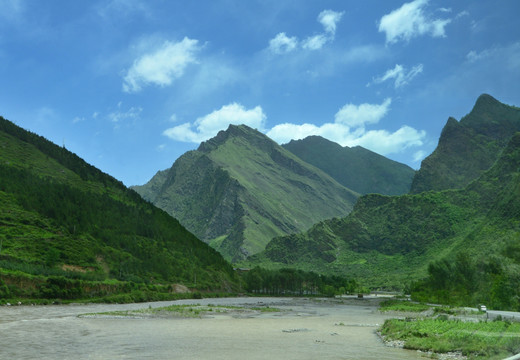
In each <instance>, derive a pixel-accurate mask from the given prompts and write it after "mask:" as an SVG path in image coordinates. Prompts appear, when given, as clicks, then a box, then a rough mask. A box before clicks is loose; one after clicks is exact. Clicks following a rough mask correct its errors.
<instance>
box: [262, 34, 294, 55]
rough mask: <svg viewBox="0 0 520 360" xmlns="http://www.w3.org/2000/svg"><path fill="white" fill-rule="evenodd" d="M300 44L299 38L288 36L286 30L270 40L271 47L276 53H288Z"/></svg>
mask: <svg viewBox="0 0 520 360" xmlns="http://www.w3.org/2000/svg"><path fill="white" fill-rule="evenodd" d="M297 46H298V39H297V38H296V37H295V36H293V37H288V36H287V35H286V34H285V33H284V32H281V33H279V34H278V35H276V36H275V37H274V38H273V39H271V40H270V41H269V49H270V50H271V51H272V52H274V53H275V54H283V53H288V52H291V51H293V50H294V49H296V47H297Z"/></svg>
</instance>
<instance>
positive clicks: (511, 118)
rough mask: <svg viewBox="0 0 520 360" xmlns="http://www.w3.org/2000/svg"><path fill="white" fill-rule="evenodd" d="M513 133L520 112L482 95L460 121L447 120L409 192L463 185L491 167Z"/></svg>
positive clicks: (519, 117)
mask: <svg viewBox="0 0 520 360" xmlns="http://www.w3.org/2000/svg"><path fill="white" fill-rule="evenodd" d="M515 131H520V109H519V108H517V107H514V106H508V105H505V104H502V103H500V102H499V101H497V100H496V99H494V98H493V97H491V96H489V95H485V94H484V95H481V96H480V97H479V98H478V99H477V102H476V103H475V106H474V107H473V110H472V111H471V112H470V113H469V114H468V115H466V116H465V117H464V118H462V119H461V121H460V122H458V121H457V120H455V119H454V118H449V119H448V122H447V123H446V125H445V126H444V129H443V130H442V133H441V136H440V138H439V144H438V146H437V148H436V149H435V151H434V152H433V153H432V154H431V155H430V156H428V157H427V158H426V159H424V160H423V162H422V164H421V169H420V170H419V171H418V172H417V173H416V174H415V177H414V179H413V182H412V186H411V191H410V192H411V193H419V192H422V191H428V190H444V189H458V188H462V187H464V186H466V185H467V184H469V183H470V182H471V181H472V180H475V179H476V178H478V177H479V176H480V175H481V174H482V173H483V172H484V171H485V170H487V169H489V168H490V167H491V166H492V165H493V163H494V162H495V161H496V159H497V158H498V156H499V155H500V152H501V151H502V149H503V148H504V147H505V146H506V144H507V143H508V141H509V140H510V139H511V136H513V134H514V133H515Z"/></svg>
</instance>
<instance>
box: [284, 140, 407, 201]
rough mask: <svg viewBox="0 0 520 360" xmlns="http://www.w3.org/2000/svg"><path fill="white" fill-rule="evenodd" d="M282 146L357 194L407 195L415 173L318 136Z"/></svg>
mask: <svg viewBox="0 0 520 360" xmlns="http://www.w3.org/2000/svg"><path fill="white" fill-rule="evenodd" d="M282 146H283V147H284V148H285V149H287V150H289V151H290V152H292V153H293V154H294V155H296V156H298V157H299V158H301V159H302V160H304V161H305V162H307V163H309V164H311V165H314V166H316V167H317V168H319V169H321V170H323V171H324V172H325V173H327V174H329V175H330V176H331V177H332V178H334V180H336V181H337V182H339V183H340V184H341V185H343V186H345V187H347V188H349V189H352V190H354V191H356V192H358V193H360V194H369V193H378V194H383V195H401V194H406V193H407V192H408V191H410V185H411V183H412V178H413V176H414V174H415V170H413V169H412V168H411V167H409V166H407V165H405V164H401V163H398V162H397V161H393V160H390V159H388V158H386V157H384V156H382V155H379V154H376V153H375V152H372V151H370V150H367V149H365V148H363V147H361V146H356V147H352V148H350V147H348V146H345V147H342V146H341V145H339V144H336V143H334V142H332V141H329V140H327V139H324V138H322V137H320V136H309V137H307V138H305V139H303V140H292V141H291V142H289V143H287V144H285V145H282Z"/></svg>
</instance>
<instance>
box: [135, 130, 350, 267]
mask: <svg viewBox="0 0 520 360" xmlns="http://www.w3.org/2000/svg"><path fill="white" fill-rule="evenodd" d="M134 189H135V190H136V191H137V192H139V193H140V194H141V195H142V196H143V197H144V198H145V199H147V200H149V201H151V202H153V203H154V204H155V205H156V206H158V207H160V208H161V209H164V210H165V211H166V212H168V213H169V214H172V215H173V216H175V217H176V218H178V219H179V221H180V222H181V223H182V224H183V225H184V226H186V228H188V229H189V230H190V231H192V232H193V233H194V234H196V235H197V236H199V238H201V239H203V240H204V241H206V242H208V243H210V244H211V245H212V246H213V247H214V248H215V249H218V250H219V251H220V252H221V253H222V254H224V256H226V258H228V259H230V260H233V261H238V260H241V259H244V258H245V257H246V256H248V255H250V254H254V253H257V252H259V251H261V250H263V249H264V247H265V244H267V243H268V242H269V240H271V239H272V238H273V237H275V236H280V235H285V234H291V233H295V232H299V231H303V230H306V229H308V228H309V227H310V226H312V225H313V224H315V223H316V222H318V221H320V220H323V219H327V218H332V217H334V216H344V215H346V214H348V212H349V211H350V210H351V209H352V206H353V204H354V202H355V201H356V199H357V197H358V194H357V193H355V192H353V191H352V190H349V189H347V188H345V187H344V186H342V185H340V184H339V183H338V182H337V181H335V180H334V179H333V178H332V177H330V176H329V175H327V174H325V173H324V172H323V171H321V170H320V169H318V168H316V167H314V166H312V165H309V164H307V163H306V162H304V161H302V160H301V159H299V158H298V157H297V156H295V155H293V154H292V153H291V152H289V151H287V150H285V149H284V148H283V147H281V146H279V145H278V144H277V143H275V142H274V141H273V140H271V139H269V138H268V137H267V136H265V135H264V134H262V133H260V132H259V131H256V130H254V129H251V128H249V127H247V126H245V125H240V126H234V125H230V126H229V128H228V129H227V130H226V131H221V132H219V133H218V135H217V136H215V137H214V138H212V139H209V140H208V141H205V142H203V143H202V144H201V145H200V147H199V148H198V149H197V150H196V151H190V152H188V153H186V154H184V155H183V156H181V157H180V158H179V159H177V160H176V161H175V163H174V164H173V166H172V167H171V168H170V169H168V170H165V171H160V172H158V173H157V174H156V175H155V176H154V177H153V178H152V179H151V180H150V181H149V182H148V183H147V184H145V185H143V186H136V187H134Z"/></svg>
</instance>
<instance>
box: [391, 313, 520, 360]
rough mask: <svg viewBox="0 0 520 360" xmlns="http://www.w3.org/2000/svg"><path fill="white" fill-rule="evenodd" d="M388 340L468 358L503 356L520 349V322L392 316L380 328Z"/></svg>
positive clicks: (496, 357) (410, 347)
mask: <svg viewBox="0 0 520 360" xmlns="http://www.w3.org/2000/svg"><path fill="white" fill-rule="evenodd" d="M381 335H382V336H383V337H384V339H385V340H386V341H398V342H400V343H401V344H404V346H403V347H404V348H405V349H413V350H422V351H433V352H435V353H447V352H461V353H462V354H463V355H465V356H468V357H469V358H475V359H477V358H478V359H480V358H486V359H503V358H505V357H507V356H511V355H513V354H516V353H519V352H520V323H511V322H507V321H489V322H488V321H486V322H470V321H461V320H448V319H447V317H444V316H440V317H438V318H431V317H430V318H417V319H411V318H407V319H389V320H386V321H385V323H384V325H383V326H382V328H381Z"/></svg>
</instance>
